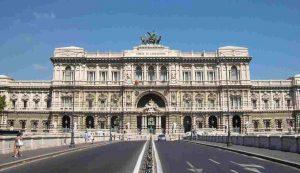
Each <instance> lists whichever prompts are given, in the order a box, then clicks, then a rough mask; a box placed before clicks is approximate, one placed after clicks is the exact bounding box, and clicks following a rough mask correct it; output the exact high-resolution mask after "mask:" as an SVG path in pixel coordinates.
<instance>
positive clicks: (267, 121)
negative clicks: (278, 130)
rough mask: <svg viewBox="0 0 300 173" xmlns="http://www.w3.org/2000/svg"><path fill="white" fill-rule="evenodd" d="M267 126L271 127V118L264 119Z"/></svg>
mask: <svg viewBox="0 0 300 173" xmlns="http://www.w3.org/2000/svg"><path fill="white" fill-rule="evenodd" d="M264 124H265V128H266V129H268V128H270V127H271V121H270V120H264Z"/></svg>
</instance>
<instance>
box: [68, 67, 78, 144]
mask: <svg viewBox="0 0 300 173" xmlns="http://www.w3.org/2000/svg"><path fill="white" fill-rule="evenodd" d="M75 68H76V64H75V66H74V70H73V75H72V76H73V100H72V101H73V104H72V127H71V142H70V146H69V147H70V148H74V147H75V141H74V108H75V107H74V106H75V72H76V71H75Z"/></svg>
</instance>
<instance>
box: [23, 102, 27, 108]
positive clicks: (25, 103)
mask: <svg viewBox="0 0 300 173" xmlns="http://www.w3.org/2000/svg"><path fill="white" fill-rule="evenodd" d="M23 103H24V105H23V106H24V108H27V101H26V100H24V102H23Z"/></svg>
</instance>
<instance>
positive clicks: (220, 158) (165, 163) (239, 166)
mask: <svg viewBox="0 0 300 173" xmlns="http://www.w3.org/2000/svg"><path fill="white" fill-rule="evenodd" d="M155 145H156V148H157V152H158V155H159V158H160V161H161V164H162V169H163V172H164V173H193V172H194V173H210V172H211V173H218V172H222V173H223V172H224V173H225V172H230V173H243V172H247V173H251V172H252V173H262V172H272V173H283V172H284V173H294V172H295V173H296V172H298V173H299V172H300V170H298V169H295V168H292V167H289V166H285V165H281V164H277V163H274V162H270V161H266V160H263V159H259V158H255V157H251V156H246V155H242V154H238V153H234V152H229V151H225V150H221V149H216V148H212V147H207V146H202V145H197V144H191V143H187V142H183V141H173V142H164V141H163V142H155Z"/></svg>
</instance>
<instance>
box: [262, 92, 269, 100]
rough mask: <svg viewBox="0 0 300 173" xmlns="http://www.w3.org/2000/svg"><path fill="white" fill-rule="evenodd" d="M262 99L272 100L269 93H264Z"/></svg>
mask: <svg viewBox="0 0 300 173" xmlns="http://www.w3.org/2000/svg"><path fill="white" fill-rule="evenodd" d="M261 99H262V100H270V95H269V94H268V93H264V95H263V96H262V97H261Z"/></svg>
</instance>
